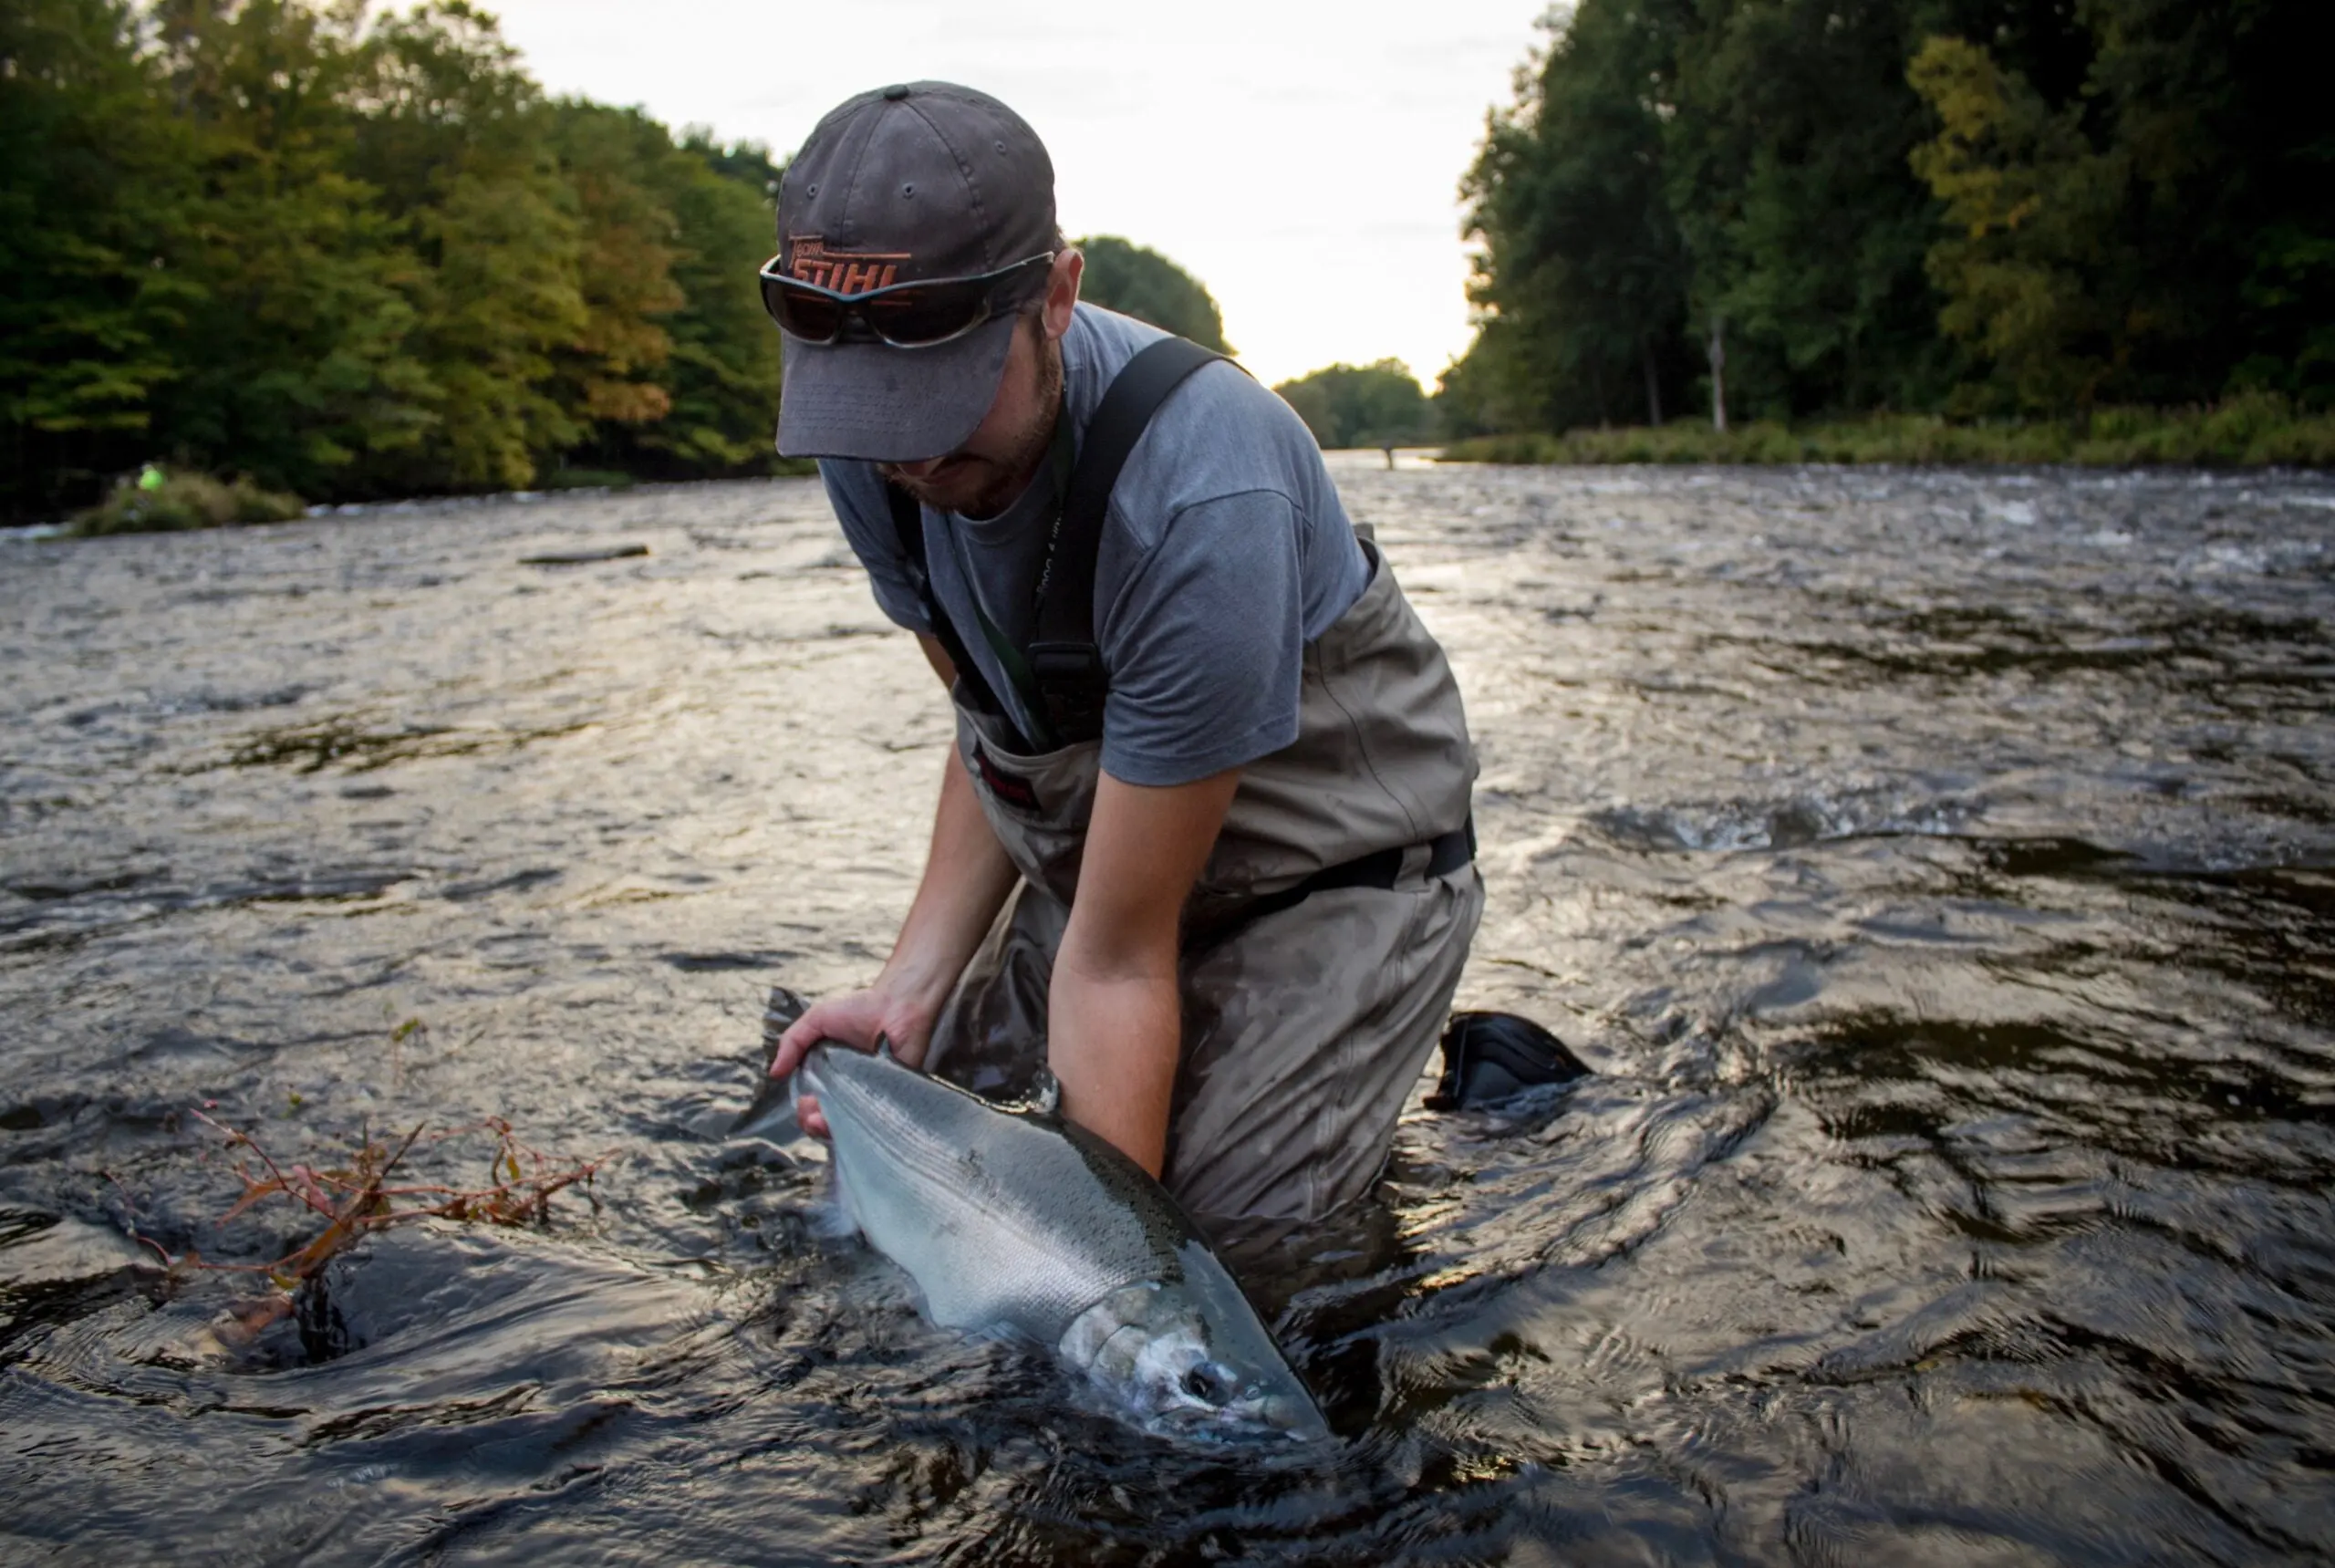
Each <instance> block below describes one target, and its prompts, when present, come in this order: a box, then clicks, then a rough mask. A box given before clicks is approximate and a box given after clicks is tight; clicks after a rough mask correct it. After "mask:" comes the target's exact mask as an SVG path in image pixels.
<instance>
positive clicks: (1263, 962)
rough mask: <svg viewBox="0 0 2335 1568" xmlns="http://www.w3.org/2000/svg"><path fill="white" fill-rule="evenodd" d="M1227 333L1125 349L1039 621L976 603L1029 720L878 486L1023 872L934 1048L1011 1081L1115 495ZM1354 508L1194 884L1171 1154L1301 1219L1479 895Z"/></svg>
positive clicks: (1439, 996)
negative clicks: (1293, 703) (1294, 724)
mask: <svg viewBox="0 0 2335 1568" xmlns="http://www.w3.org/2000/svg"><path fill="white" fill-rule="evenodd" d="M1218 358H1222V356H1220V355H1218V354H1214V353H1211V352H1210V351H1209V350H1208V349H1205V348H1200V347H1199V346H1198V345H1197V344H1193V343H1189V342H1187V341H1186V340H1184V339H1182V338H1179V337H1168V338H1164V339H1162V340H1160V341H1158V342H1157V343H1154V344H1152V345H1150V346H1149V347H1147V348H1145V349H1143V350H1142V351H1141V352H1140V353H1138V354H1136V356H1135V358H1132V359H1130V360H1129V361H1128V362H1127V364H1126V367H1125V368H1124V369H1122V370H1121V371H1120V372H1119V374H1118V376H1117V377H1116V379H1114V380H1113V381H1112V383H1111V385H1110V387H1109V388H1108V389H1107V390H1106V391H1105V394H1104V396H1103V400H1102V402H1101V404H1100V405H1099V406H1098V407H1097V408H1096V410H1095V417H1094V418H1093V420H1092V421H1089V423H1088V425H1087V427H1086V430H1085V431H1084V438H1083V439H1082V440H1081V441H1079V443H1078V451H1077V452H1076V456H1075V459H1074V461H1073V462H1071V464H1070V466H1069V469H1068V477H1067V482H1066V483H1064V485H1063V487H1062V498H1063V499H1062V508H1061V512H1060V514H1059V516H1058V518H1057V520H1056V522H1055V524H1054V528H1053V535H1052V537H1051V539H1050V541H1049V543H1048V546H1047V552H1046V556H1045V564H1044V565H1043V567H1042V568H1041V571H1040V578H1039V587H1038V590H1037V597H1036V605H1035V610H1036V614H1035V632H1034V635H1033V638H1032V639H1031V640H1030V643H1029V645H1028V646H1027V648H1026V649H1009V648H1006V647H1002V646H1000V644H1001V642H1002V640H1003V639H1001V636H1000V635H999V634H998V633H997V631H996V628H995V627H994V626H993V625H991V624H990V622H989V618H988V617H987V616H986V615H982V616H980V617H979V621H980V623H981V624H980V625H978V626H977V627H976V628H975V630H976V631H977V633H978V634H979V635H981V637H982V638H983V639H985V640H987V641H988V642H989V643H990V644H991V651H992V652H993V653H995V654H996V655H997V658H998V663H999V665H1000V666H1001V668H1002V669H1004V670H1007V671H1009V672H1010V673H1011V677H1012V680H1013V681H1014V684H1015V687H1016V695H1017V697H1018V698H1019V699H1020V703H1021V707H1022V711H1024V712H1026V713H1028V714H1029V715H1030V716H1031V718H1032V720H1033V727H1036V728H1039V729H1041V730H1042V731H1043V733H1042V734H1040V735H1037V736H1031V735H1026V734H1024V733H1023V732H1022V728H1021V726H1020V725H1019V724H1017V723H1016V722H1015V721H1014V719H1013V717H1012V711H1011V710H1010V709H1009V708H1008V707H1007V705H1006V704H1005V703H1003V702H1001V701H999V700H998V696H997V693H996V692H995V691H993V690H992V689H991V686H990V684H989V681H988V680H987V679H986V678H985V677H984V676H983V675H982V673H981V669H980V667H979V666H978V665H977V664H976V663H975V662H974V660H973V659H972V657H971V651H970V648H969V647H968V645H967V643H966V640H965V637H964V634H963V632H962V630H961V629H960V628H958V627H956V626H955V625H954V624H953V623H952V622H951V620H950V617H949V615H948V613H947V612H946V611H945V610H944V609H943V608H942V607H941V605H940V603H939V597H938V595H937V594H936V593H935V592H934V591H933V588H932V584H931V577H930V574H929V570H928V568H927V560H926V552H927V545H926V538H925V528H924V516H923V512H922V509H921V508H920V507H919V506H918V504H917V503H916V502H915V501H913V500H912V499H911V498H909V497H908V495H907V494H906V493H903V492H901V491H899V490H898V489H896V488H892V487H888V486H887V495H888V497H889V501H890V506H891V512H892V519H893V524H894V526H895V527H896V529H897V530H898V535H899V547H900V554H901V556H902V557H903V559H904V561H905V564H906V566H907V569H908V579H909V581H910V583H911V584H912V585H913V586H914V587H915V589H916V591H917V594H918V597H919V598H920V599H921V601H922V603H923V606H924V609H925V614H926V617H927V619H928V621H929V624H930V625H931V627H932V628H933V632H934V635H935V637H936V638H937V639H939V642H940V645H941V647H942V648H943V649H945V650H946V651H947V652H948V654H949V657H950V661H951V662H952V663H953V664H954V665H955V666H956V670H957V684H956V688H955V690H954V691H952V693H951V696H952V698H953V700H954V706H955V709H956V714H957V745H958V752H959V755H960V759H961V761H962V762H963V763H964V766H965V768H966V770H967V772H968V774H970V777H971V779H972V781H973V784H974V789H975V793H976V794H977V795H978V796H979V797H980V800H981V807H982V810H983V812H984V814H985V815H986V816H987V817H988V820H989V823H990V826H991V829H992V830H993V831H994V832H995V833H996V836H997V838H998V841H999V843H1000V844H1001V845H1002V846H1004V848H1005V851H1006V854H1007V856H1008V857H1010V858H1011V859H1012V862H1013V864H1014V866H1015V867H1016V868H1017V869H1018V870H1019V871H1020V872H1021V873H1022V878H1023V880H1024V881H1025V883H1026V884H1027V886H1026V887H1025V888H1022V891H1021V893H1020V895H1019V896H1018V897H1017V899H1016V901H1015V903H1014V906H1013V909H1012V915H1011V916H1010V918H1008V919H1004V920H1001V921H1000V922H999V925H998V926H997V928H996V929H993V930H992V931H991V936H990V940H989V941H988V942H987V943H986V944H985V945H984V947H983V949H982V950H981V953H980V954H979V955H977V956H976V957H975V959H974V961H973V962H972V963H971V964H970V965H969V966H968V968H967V970H966V973H965V976H964V979H963V980H962V981H960V985H959V987H958V991H957V992H956V994H955V996H954V997H952V999H951V1001H950V1005H949V1008H948V1010H947V1011H946V1012H944V1014H943V1016H942V1018H941V1020H940V1023H939V1027H938V1028H937V1029H936V1031H935V1034H934V1040H933V1046H932V1050H931V1053H930V1054H929V1057H928V1065H929V1066H931V1067H932V1068H933V1069H934V1070H935V1071H938V1072H940V1073H942V1074H943V1075H946V1076H949V1077H951V1078H954V1079H956V1080H958V1081H959V1082H961V1083H964V1084H966V1085H968V1086H970V1087H973V1088H976V1089H980V1090H982V1091H983V1092H1000V1091H1003V1090H1008V1089H1011V1088H1012V1087H1014V1086H1015V1085H1017V1084H1018V1083H1019V1082H1020V1081H1022V1080H1023V1079H1025V1078H1026V1077H1027V1075H1029V1074H1030V1073H1031V1072H1032V1071H1033V1070H1034V1068H1035V1067H1036V1066H1037V1065H1038V1064H1039V1063H1040V1062H1041V1061H1042V1060H1043V1046H1044V1039H1045V1008H1046V992H1047V987H1048V984H1049V981H1050V977H1051V972H1052V966H1053V952H1054V950H1055V948H1056V947H1057V945H1058V944H1059V942H1060V940H1061V938H1062V932H1063V929H1064V926H1065V925H1066V923H1067V920H1068V918H1069V909H1070V906H1071V903H1072V900H1073V899H1074V898H1075V896H1076V894H1077V889H1078V870H1079V864H1080V860H1081V857H1082V855H1083V853H1084V846H1085V837H1086V826H1087V822H1088V819H1089V818H1090V816H1091V815H1092V814H1093V810H1094V804H1095V788H1096V784H1097V782H1098V779H1099V776H1100V774H1101V759H1102V734H1103V723H1104V714H1105V708H1106V706H1107V702H1108V699H1109V695H1110V675H1109V670H1108V669H1107V667H1106V666H1105V661H1104V659H1103V655H1102V650H1101V647H1100V641H1101V639H1100V638H1099V636H1098V635H1097V630H1098V628H1097V626H1096V617H1095V566H1096V562H1097V560H1098V558H1099V556H1100V552H1101V547H1102V535H1103V528H1104V523H1105V516H1106V514H1107V512H1108V509H1109V505H1110V500H1111V493H1112V490H1113V488H1114V487H1115V486H1116V483H1117V482H1118V477H1119V472H1120V470H1121V469H1122V468H1123V467H1124V466H1125V465H1126V461H1127V458H1128V456H1129V454H1130V453H1132V452H1133V451H1134V450H1135V446H1136V442H1137V441H1139V440H1140V439H1141V438H1142V436H1143V433H1144V431H1145V430H1146V429H1147V427H1148V425H1149V424H1150V421H1151V419H1152V416H1153V415H1154V414H1155V413H1156V412H1157V410H1158V409H1159V408H1160V406H1161V405H1162V404H1163V403H1164V402H1165V401H1166V400H1167V397H1168V396H1169V394H1171V393H1172V392H1174V391H1175V389H1177V388H1178V387H1179V386H1180V385H1182V384H1183V382H1184V380H1185V379H1187V378H1188V377H1189V376H1190V375H1192V374H1193V372H1195V371H1197V370H1199V369H1200V368H1201V367H1203V366H1205V365H1207V364H1209V363H1210V362H1211V361H1213V360H1215V359H1218ZM1064 417H1065V418H1066V417H1067V416H1066V415H1065V416H1064ZM1356 533H1357V535H1358V536H1359V542H1360V545H1361V548H1362V549H1363V551H1364V554H1365V559H1366V560H1367V562H1368V564H1369V566H1370V579H1369V583H1368V586H1367V587H1365V589H1364V591H1363V593H1362V596H1361V597H1359V598H1358V599H1356V600H1355V601H1354V605H1353V606H1352V607H1350V608H1349V609H1348V610H1347V611H1346V612H1345V614H1344V615H1343V616H1341V617H1340V618H1339V619H1338V620H1337V621H1336V622H1335V623H1334V625H1332V626H1331V627H1330V628H1328V629H1327V630H1326V631H1324V632H1323V634H1322V636H1320V637H1319V638H1316V639H1313V641H1312V642H1310V643H1308V644H1307V645H1306V646H1305V649H1304V656H1303V664H1302V682H1301V688H1300V693H1299V704H1298V738H1297V739H1296V741H1295V742H1292V744H1290V745H1289V746H1286V747H1284V748H1282V750H1281V751H1279V752H1275V753H1271V755H1270V756H1266V757H1261V758H1259V759H1257V760H1256V761H1254V762H1252V763H1249V764H1247V765H1246V766H1245V767H1243V769H1242V770H1241V777H1240V788H1239V789H1238V790H1237V791H1236V792H1235V794H1234V796H1233V800H1232V803H1231V805H1230V807H1228V809H1227V811H1226V814H1225V821H1224V826H1223V827H1222V829H1221V830H1220V831H1219V835H1218V837H1217V842H1216V845H1215V846H1214V848H1213V849H1212V850H1211V851H1210V853H1209V859H1208V862H1207V864H1206V866H1205V867H1203V868H1202V870H1201V872H1200V876H1199V880H1198V882H1197V883H1196V884H1195V886H1194V888H1193V890H1192V893H1191V896H1190V898H1188V900H1187V902H1186V905H1185V909H1184V924H1183V929H1184V940H1183V953H1182V960H1181V964H1180V975H1179V981H1180V985H1179V990H1180V992H1181V1000H1182V1003H1183V1018H1184V1041H1183V1055H1182V1060H1181V1063H1180V1064H1179V1067H1178V1075H1177V1089H1176V1102H1175V1107H1174V1110H1173V1112H1172V1113H1171V1116H1172V1119H1171V1123H1170V1127H1169V1133H1168V1146H1169V1147H1168V1166H1167V1173H1166V1174H1167V1184H1168V1187H1169V1189H1170V1190H1172V1191H1174V1192H1175V1193H1176V1195H1177V1197H1178V1198H1179V1199H1182V1200H1183V1202H1184V1204H1185V1206H1186V1207H1187V1208H1188V1209H1189V1210H1191V1211H1192V1212H1193V1213H1194V1214H1195V1215H1198V1216H1201V1217H1216V1218H1230V1217H1242V1216H1255V1217H1262V1218H1272V1219H1301V1220H1302V1219H1311V1218H1314V1217H1317V1216H1319V1215H1321V1214H1323V1213H1326V1212H1327V1211H1328V1210H1330V1209H1332V1208H1334V1207H1335V1206H1336V1205H1337V1204H1339V1203H1342V1202H1344V1201H1345V1200H1346V1199H1349V1198H1352V1197H1354V1196H1355V1195H1356V1194H1357V1193H1359V1192H1360V1191H1361V1190H1362V1189H1364V1188H1365V1187H1366V1186H1367V1185H1368V1184H1369V1182H1370V1180H1371V1179H1372V1178H1373V1177H1374V1176H1375V1174H1376V1172H1377V1169H1378V1168H1379V1166H1380V1164H1381V1163H1382V1162H1383V1160H1384V1158H1385V1151H1386V1147H1387V1144H1388V1142H1389V1140H1390V1139H1391V1137H1392V1135H1393V1129H1394V1124H1395V1119H1396V1116H1397V1115H1398V1114H1399V1113H1400V1111H1401V1109H1402V1105H1403V1101H1404V1098H1405V1096H1406V1095H1407V1094H1408V1092H1409V1090H1410V1088H1411V1086H1412V1085H1413V1084H1414V1083H1415V1082H1416V1081H1417V1077H1418V1075H1419V1071H1420V1068H1421V1067H1422V1065H1423V1064H1425V1062H1426V1059H1427V1054H1429V1053H1430V1052H1431V1051H1432V1049H1433V1048H1434V1044H1435V1040H1436V1036H1437V1032H1438V1031H1439V1030H1440V1028H1441V1026H1442V1023H1443V1019H1444V1015H1445V1013H1446V1012H1447V1011H1448V1007H1449V1004H1450V1000H1451V994H1452V992H1453V989H1454V988H1455V987H1456V986H1457V984H1458V975H1459V969H1460V966H1461V965H1462V964H1463V963H1464V961H1465V960H1466V957H1467V950H1468V941H1469V940H1470V939H1471V938H1472V937H1473V935H1474V932H1475V928H1476V923H1477V920H1478V919H1479V917H1480V915H1481V913H1482V909H1483V884H1482V881H1481V880H1480V878H1479V877H1477V875H1476V873H1475V869H1474V866H1473V861H1474V849H1475V845H1474V833H1473V827H1472V824H1471V821H1470V818H1469V815H1468V795H1469V786H1470V785H1471V784H1472V783H1473V781H1474V778H1475V774H1476V763H1475V753H1474V751H1473V749H1472V747H1471V746H1470V745H1469V743H1468V731H1467V722H1466V718H1465V715H1464V714H1463V712H1462V711H1461V709H1460V704H1459V692H1458V683H1457V682H1456V681H1455V680H1453V679H1452V675H1451V670H1450V666H1449V664H1448V662H1447V661H1446V659H1444V656H1443V651H1442V649H1441V648H1440V647H1439V646H1438V645H1437V643H1436V641H1435V639H1434V638H1433V637H1431V636H1430V635H1428V633H1427V629H1426V628H1424V627H1423V626H1421V625H1420V624H1419V622H1418V619H1417V616H1415V615H1414V614H1413V613H1412V611H1411V607H1410V606H1409V604H1408V602H1407V601H1406V600H1405V598H1404V597H1403V595H1402V591H1401V589H1400V588H1399V587H1396V583H1395V578H1394V575H1393V573H1392V572H1391V571H1389V570H1388V568H1387V566H1386V564H1385V560H1384V559H1383V558H1382V557H1381V556H1379V554H1378V552H1377V550H1376V547H1375V544H1373V543H1372V542H1371V540H1370V538H1369V536H1368V535H1367V534H1366V533H1365V532H1364V531H1362V530H1356Z"/></svg>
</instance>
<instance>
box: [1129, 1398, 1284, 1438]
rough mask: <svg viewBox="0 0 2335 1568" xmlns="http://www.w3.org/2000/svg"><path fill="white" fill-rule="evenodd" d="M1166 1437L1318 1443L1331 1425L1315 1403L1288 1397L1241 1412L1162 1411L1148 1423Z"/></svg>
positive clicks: (1247, 1406)
mask: <svg viewBox="0 0 2335 1568" xmlns="http://www.w3.org/2000/svg"><path fill="white" fill-rule="evenodd" d="M1146 1424H1147V1426H1149V1427H1150V1428H1152V1429H1153V1430H1154V1431H1156V1432H1157V1433H1159V1434H1160V1435H1161V1436H1163V1437H1172V1438H1185V1439H1188V1440H1192V1441H1197V1442H1202V1443H1240V1444H1252V1443H1275V1442H1289V1443H1318V1442H1322V1441H1323V1440H1325V1439H1326V1438H1328V1437H1329V1436H1330V1427H1329V1423H1328V1422H1326V1421H1324V1420H1323V1419H1322V1415H1321V1412H1320V1411H1318V1410H1316V1409H1314V1408H1313V1402H1312V1401H1311V1400H1308V1399H1301V1398H1297V1397H1292V1396H1289V1395H1285V1394H1277V1395H1271V1396H1268V1397H1265V1398H1262V1399H1259V1400H1254V1401H1251V1402H1248V1403H1246V1404H1245V1405H1244V1406H1243V1407H1241V1408H1240V1409H1227V1408H1204V1407H1195V1406H1184V1407H1178V1408H1176V1409H1171V1410H1162V1411H1160V1412H1158V1413H1157V1415H1155V1416H1154V1417H1152V1419H1151V1420H1150V1421H1149V1422H1147V1423H1146Z"/></svg>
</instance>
